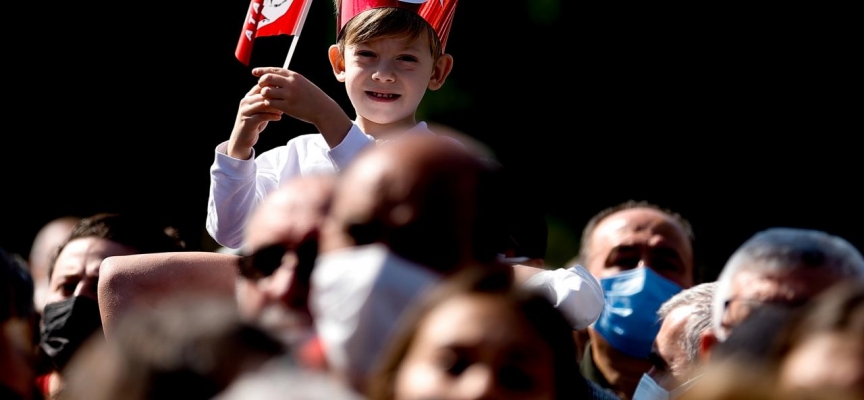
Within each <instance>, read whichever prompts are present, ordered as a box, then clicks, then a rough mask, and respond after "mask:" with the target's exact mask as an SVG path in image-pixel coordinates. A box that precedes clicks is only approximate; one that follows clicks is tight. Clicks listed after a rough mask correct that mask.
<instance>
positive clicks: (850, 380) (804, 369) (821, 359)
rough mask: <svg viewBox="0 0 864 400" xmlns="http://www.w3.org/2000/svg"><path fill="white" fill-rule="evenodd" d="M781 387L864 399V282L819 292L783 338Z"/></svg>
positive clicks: (781, 338) (854, 282)
mask: <svg viewBox="0 0 864 400" xmlns="http://www.w3.org/2000/svg"><path fill="white" fill-rule="evenodd" d="M776 354H777V356H778V357H779V368H778V369H779V385H780V386H782V387H785V388H789V389H798V390H800V389H809V390H814V391H818V390H829V391H837V392H840V393H848V394H849V395H853V396H861V397H864V281H860V280H859V281H855V280H852V281H846V282H842V283H838V284H837V285H835V286H834V287H832V289H831V290H830V291H826V292H823V293H821V294H820V295H819V296H817V297H816V298H814V300H813V302H812V303H811V304H809V305H808V306H807V307H806V308H804V309H803V310H802V312H801V314H800V315H799V316H798V318H796V319H795V320H794V321H793V322H792V323H791V324H790V325H789V327H788V328H787V330H786V331H784V332H783V333H782V334H781V335H779V339H778V345H777V350H776Z"/></svg>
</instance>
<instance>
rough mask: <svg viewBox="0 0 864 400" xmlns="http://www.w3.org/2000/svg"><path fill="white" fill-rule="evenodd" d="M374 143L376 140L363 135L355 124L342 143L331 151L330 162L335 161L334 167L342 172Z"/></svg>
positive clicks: (329, 153)
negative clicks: (362, 151)
mask: <svg viewBox="0 0 864 400" xmlns="http://www.w3.org/2000/svg"><path fill="white" fill-rule="evenodd" d="M372 143H375V139H374V138H373V137H372V136H369V135H367V134H365V133H363V131H362V130H360V127H359V126H357V124H356V123H355V124H352V125H351V130H349V131H348V134H347V135H345V138H344V139H342V142H340V143H339V144H338V145H336V147H334V148H332V149H330V151H329V152H328V155H329V156H330V160H331V161H333V166H334V167H335V168H336V170H337V171H341V170H342V169H343V168H345V166H347V165H348V163H350V162H351V160H353V159H354V158H355V157H356V156H357V154H358V153H360V151H361V150H363V149H364V148H366V146H368V145H370V144H372Z"/></svg>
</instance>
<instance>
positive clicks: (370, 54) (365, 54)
mask: <svg viewBox="0 0 864 400" xmlns="http://www.w3.org/2000/svg"><path fill="white" fill-rule="evenodd" d="M357 55H358V56H360V57H375V53H373V52H371V51H368V50H360V51H358V52H357Z"/></svg>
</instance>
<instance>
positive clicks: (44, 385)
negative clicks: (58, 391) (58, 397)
mask: <svg viewBox="0 0 864 400" xmlns="http://www.w3.org/2000/svg"><path fill="white" fill-rule="evenodd" d="M36 387H37V388H39V391H40V392H42V395H43V396H45V398H46V399H47V398H48V397H49V395H50V393H48V392H49V391H50V390H51V373H50V372H49V373H47V374H44V375H39V376H37V377H36Z"/></svg>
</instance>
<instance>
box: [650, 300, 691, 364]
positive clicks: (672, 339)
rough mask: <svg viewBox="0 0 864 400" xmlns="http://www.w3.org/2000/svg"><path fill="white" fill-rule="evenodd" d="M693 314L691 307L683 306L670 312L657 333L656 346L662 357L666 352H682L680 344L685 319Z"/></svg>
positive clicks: (685, 323)
mask: <svg viewBox="0 0 864 400" xmlns="http://www.w3.org/2000/svg"><path fill="white" fill-rule="evenodd" d="M692 312H693V307H692V306H689V305H684V306H681V307H677V308H675V309H674V310H672V311H671V312H670V313H669V314H668V315H667V316H666V318H664V319H663V322H662V323H661V324H660V330H659V331H658V333H657V344H658V347H659V348H660V349H661V350H665V352H664V351H661V353H663V354H664V356H667V355H668V354H667V352H671V351H677V350H682V351H683V349H681V346H680V343H682V341H681V340H682V339H683V336H684V327H685V326H686V325H687V319H688V318H689V317H690V314H691V313H692Z"/></svg>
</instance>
